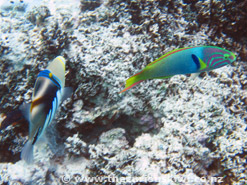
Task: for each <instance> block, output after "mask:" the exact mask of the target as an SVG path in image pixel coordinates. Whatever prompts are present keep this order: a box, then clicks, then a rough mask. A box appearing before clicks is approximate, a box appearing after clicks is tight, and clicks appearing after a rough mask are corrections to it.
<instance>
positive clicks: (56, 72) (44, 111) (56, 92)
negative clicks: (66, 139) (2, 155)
mask: <svg viewBox="0 0 247 185" xmlns="http://www.w3.org/2000/svg"><path fill="white" fill-rule="evenodd" d="M64 83H65V59H64V58H63V57H61V56H59V57H56V58H55V59H54V60H53V61H52V62H51V63H50V64H49V66H48V67H47V68H46V69H45V70H43V71H41V72H40V73H39V74H38V77H37V80H36V82H35V85H34V90H33V94H32V103H31V105H30V107H29V114H28V116H27V117H28V120H29V139H28V142H27V143H26V144H25V146H24V148H23V150H22V153H21V158H22V159H24V160H25V161H26V162H27V163H31V162H32V160H33V153H32V152H33V145H34V144H35V143H36V141H37V140H38V139H39V138H40V137H41V136H42V134H43V133H44V131H45V129H46V128H47V126H49V124H50V123H51V122H52V120H53V118H54V116H55V113H56V111H57V109H58V106H59V104H60V102H61V98H62V93H63V88H64Z"/></svg>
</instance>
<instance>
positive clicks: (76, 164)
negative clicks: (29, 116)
mask: <svg viewBox="0 0 247 185" xmlns="http://www.w3.org/2000/svg"><path fill="white" fill-rule="evenodd" d="M246 6H247V3H246V1H225V3H221V2H220V1H216V0H211V1H209V0H206V1H194V0H176V1H171V0H166V1H161V0H159V1H151V0H146V1H143V0H127V1H123V0H115V1H112V0H102V1H97V0H71V1H66V0H60V1H48V0H42V1H25V0H21V1H19V0H13V1H8V0H4V1H1V3H0V18H1V19H0V28H1V29H0V35H1V37H0V64H1V67H0V72H1V73H0V79H1V81H0V97H1V99H0V104H1V106H0V113H2V118H1V119H2V120H3V119H4V115H6V114H7V113H9V112H12V111H14V110H16V109H18V107H19V106H20V105H21V104H23V103H28V102H30V99H31V94H32V90H33V85H34V82H35V79H36V75H37V74H38V72H39V71H40V70H42V69H44V68H45V67H46V66H47V64H48V62H49V61H51V60H52V59H53V58H55V57H56V56H58V55H62V56H64V57H65V58H66V60H67V74H66V86H70V87H72V88H73V89H74V92H73V95H72V97H71V98H69V99H68V100H66V101H65V102H63V104H62V105H61V109H60V111H59V112H58V113H57V115H56V119H55V120H54V121H53V124H51V126H50V127H49V128H48V129H47V132H46V138H47V141H46V142H43V143H42V142H41V143H39V144H38V145H37V146H35V151H34V156H35V162H34V164H32V165H27V164H25V162H24V161H21V160H20V152H21V149H22V147H23V146H24V143H25V142H26V140H27V134H28V133H27V132H28V125H27V123H26V122H25V121H22V122H21V124H20V123H19V124H15V125H11V126H8V127H7V128H4V129H2V130H0V140H1V143H0V148H1V150H0V182H1V183H3V184H8V183H10V184H11V183H16V184H65V183H68V184H82V183H88V184H90V183H93V184H110V183H112V184H126V183H129V184H131V183H132V184H135V183H136V184H137V183H142V184H150V183H151V184H187V183H189V182H190V183H192V184H193V183H194V184H208V183H211V184H246V183H247V181H246V178H247V177H246V174H247V172H246V168H247V162H246V157H247V135H246V129H247V128H246V121H247V113H246V109H247V91H246V89H247V78H246V74H247V64H246V62H247V61H246V56H247V35H246V14H247V13H246V11H245V7H246ZM193 45H217V46H220V47H223V48H226V49H229V50H231V51H233V52H234V53H235V54H236V55H237V56H238V57H237V61H236V63H235V65H234V66H226V67H223V68H220V69H217V70H214V71H212V72H209V73H202V74H200V76H199V77H198V78H195V79H193V78H191V77H190V76H189V75H188V76H185V75H178V76H174V77H172V78H171V79H167V80H150V81H146V82H143V83H142V84H140V85H139V86H138V87H134V88H133V89H131V90H129V91H127V92H125V93H122V94H119V92H120V91H121V90H122V89H123V88H124V83H125V80H126V79H127V78H128V77H130V76H131V75H133V74H135V73H136V72H138V71H139V70H140V69H142V68H143V67H144V66H146V65H147V64H148V63H150V62H152V61H153V60H155V59H156V58H158V57H160V56H161V55H163V54H164V53H166V52H168V51H171V50H172V49H175V48H179V47H186V46H193ZM0 121H1V120H0ZM92 177H97V178H99V179H91V178H92ZM138 178H139V179H138ZM97 181H98V182H97ZM100 181H102V182H100Z"/></svg>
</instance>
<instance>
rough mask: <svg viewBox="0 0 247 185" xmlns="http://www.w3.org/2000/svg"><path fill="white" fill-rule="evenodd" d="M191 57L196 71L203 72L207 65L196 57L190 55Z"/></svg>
mask: <svg viewBox="0 0 247 185" xmlns="http://www.w3.org/2000/svg"><path fill="white" fill-rule="evenodd" d="M191 57H192V59H193V61H194V62H195V64H196V67H197V69H199V70H203V69H205V68H206V67H207V64H206V63H205V62H203V60H202V59H200V58H199V57H197V56H196V55H194V54H192V55H191Z"/></svg>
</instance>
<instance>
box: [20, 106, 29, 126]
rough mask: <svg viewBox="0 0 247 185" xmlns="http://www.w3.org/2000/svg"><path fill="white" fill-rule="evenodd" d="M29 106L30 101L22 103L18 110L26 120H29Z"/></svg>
mask: <svg viewBox="0 0 247 185" xmlns="http://www.w3.org/2000/svg"><path fill="white" fill-rule="evenodd" d="M30 108H31V103H26V104H22V105H21V106H20V107H19V110H20V111H21V113H22V115H23V116H24V118H25V119H26V120H27V121H28V122H30V116H29V113H30Z"/></svg>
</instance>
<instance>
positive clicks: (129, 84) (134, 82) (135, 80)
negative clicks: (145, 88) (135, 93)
mask: <svg viewBox="0 0 247 185" xmlns="http://www.w3.org/2000/svg"><path fill="white" fill-rule="evenodd" d="M142 72H143V71H141V72H140V73H137V74H135V75H134V76H132V77H130V78H129V79H128V80H126V85H125V89H124V90H122V91H121V92H119V93H122V92H125V91H127V90H128V89H130V88H132V87H134V86H135V85H137V84H139V83H141V82H142V81H144V80H145V79H143V77H142Z"/></svg>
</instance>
